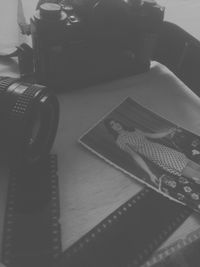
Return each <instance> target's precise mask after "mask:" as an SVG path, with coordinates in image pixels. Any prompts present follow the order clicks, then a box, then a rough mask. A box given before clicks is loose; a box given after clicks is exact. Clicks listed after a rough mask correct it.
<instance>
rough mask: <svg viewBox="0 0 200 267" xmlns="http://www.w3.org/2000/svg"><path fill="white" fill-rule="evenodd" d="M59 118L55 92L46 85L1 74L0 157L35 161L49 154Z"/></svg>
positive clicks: (20, 161) (25, 161) (13, 162)
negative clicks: (26, 81) (25, 81)
mask: <svg viewBox="0 0 200 267" xmlns="http://www.w3.org/2000/svg"><path fill="white" fill-rule="evenodd" d="M58 118H59V105H58V101H57V98H56V96H55V95H54V94H53V93H52V92H51V91H49V90H48V89H47V87H45V86H41V85H38V84H29V83H24V82H21V81H20V80H19V79H14V78H9V77H0V157H1V160H6V161H7V160H8V161H9V164H12V165H13V164H14V165H18V164H21V163H23V162H24V163H34V162H36V161H38V160H39V159H40V158H41V157H43V156H44V155H46V154H48V153H49V151H50V149H51V147H52V144H53V141H54V139H55V135H56V131H57V127H58Z"/></svg>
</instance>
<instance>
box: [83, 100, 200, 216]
mask: <svg viewBox="0 0 200 267" xmlns="http://www.w3.org/2000/svg"><path fill="white" fill-rule="evenodd" d="M79 141H80V143H81V144H82V145H84V146H85V147H86V148H87V149H89V150H90V151H91V152H93V153H95V154H97V155H98V156H99V157H100V158H101V159H100V160H102V159H104V160H105V161H106V162H108V164H109V163H110V164H112V165H113V167H117V168H118V169H120V170H121V171H124V172H125V173H127V174H129V175H130V177H132V178H133V179H136V180H137V181H140V182H141V183H143V184H146V185H147V186H149V187H151V188H152V189H154V190H156V191H158V192H160V193H162V194H164V195H166V196H168V197H170V198H173V199H174V200H176V201H179V202H182V203H184V204H186V205H188V206H190V207H192V208H193V209H195V210H196V211H198V212H200V137H199V136H197V135H195V134H194V133H191V132H189V131H187V130H185V129H183V128H181V127H179V126H178V125H175V124H173V123H171V122H170V121H168V120H166V119H164V118H162V117H160V116H159V115H158V114H155V113H153V112H152V111H150V110H148V109H146V108H145V107H143V106H141V105H140V104H138V103H137V102H135V101H134V100H133V99H131V98H126V99H125V100H124V101H123V102H122V103H121V104H119V106H117V107H116V108H114V109H113V110H112V111H111V112H110V113H109V114H107V115H106V116H105V117H103V118H102V119H101V120H100V121H99V122H97V123H96V124H95V125H94V126H92V127H91V128H90V129H89V130H88V131H87V132H86V133H85V134H84V135H83V136H81V138H80V139H79Z"/></svg>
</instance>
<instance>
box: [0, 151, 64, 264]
mask: <svg viewBox="0 0 200 267" xmlns="http://www.w3.org/2000/svg"><path fill="white" fill-rule="evenodd" d="M58 199H59V198H58V177H57V156H56V155H51V156H49V157H48V158H46V159H44V160H42V161H41V162H39V163H38V164H37V165H35V166H29V167H26V168H23V169H21V170H17V171H11V175H10V181H9V187H8V196H7V207H6V214H5V223H4V236H3V251H2V261H3V263H4V264H5V265H6V266H7V267H25V266H26V267H27V266H29V267H32V266H34V267H35V266H38V267H40V266H41V267H44V266H51V265H52V264H53V262H54V260H55V258H57V257H59V255H60V252H61V241H60V240H61V239H60V225H59V222H58V218H59V200H58Z"/></svg>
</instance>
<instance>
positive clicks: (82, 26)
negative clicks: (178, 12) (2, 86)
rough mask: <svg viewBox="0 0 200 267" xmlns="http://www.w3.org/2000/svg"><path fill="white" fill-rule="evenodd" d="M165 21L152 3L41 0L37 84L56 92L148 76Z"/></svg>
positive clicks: (35, 25)
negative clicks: (114, 80)
mask: <svg viewBox="0 0 200 267" xmlns="http://www.w3.org/2000/svg"><path fill="white" fill-rule="evenodd" d="M163 18H164V8H163V7H162V6H160V5H158V4H157V2H156V1H154V0H146V1H141V0H139V1H138V0H130V1H125V0H124V1H123V0H99V1H94V0H87V1H77V0H71V1H69V0H68V1H51V3H49V2H47V1H40V4H39V5H38V9H37V11H36V13H35V15H34V17H33V18H32V19H31V34H32V40H33V50H34V71H35V77H36V81H37V82H38V83H40V84H45V85H48V86H50V87H53V88H56V90H58V91H59V90H70V89H74V88H78V87H85V86H88V85H90V84H94V83H98V82H103V81H106V80H110V79H116V78H119V77H123V76H125V75H133V74H137V73H141V72H145V71H148V69H149V66H150V60H151V58H152V55H153V52H154V47H155V44H156V39H157V34H158V31H159V29H160V27H161V25H162V22H163Z"/></svg>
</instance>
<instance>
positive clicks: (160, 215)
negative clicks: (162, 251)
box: [56, 188, 192, 267]
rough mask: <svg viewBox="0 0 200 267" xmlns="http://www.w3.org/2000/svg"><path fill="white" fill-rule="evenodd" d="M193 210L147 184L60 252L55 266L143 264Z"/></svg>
mask: <svg viewBox="0 0 200 267" xmlns="http://www.w3.org/2000/svg"><path fill="white" fill-rule="evenodd" d="M191 213H192V211H191V209H189V208H187V207H185V206H183V205H181V204H178V203H176V202H174V201H171V200H169V199H167V198H166V197H163V196H161V195H160V194H158V193H157V192H155V191H153V190H151V189H149V188H145V189H143V190H141V191H140V192H139V193H138V194H137V195H135V196H134V197H133V198H131V199H130V200H129V201H127V202H126V203H125V204H123V205H122V206H121V207H119V208H118V209H117V210H116V211H114V212H113V213H112V214H111V215H109V216H108V217H107V218H106V219H105V220H103V221H102V222H101V223H100V224H98V225H97V226H96V227H95V228H94V229H92V230H91V231H90V232H89V233H87V234H86V235H85V236H83V237H82V238H81V239H80V240H78V241H77V242H76V243H75V244H74V245H72V246H71V247H70V248H69V249H68V250H66V251H65V252H64V253H63V254H61V257H60V258H59V259H58V262H57V265H56V266H59V267H66V266H67V267H102V266H104V267H138V266H141V265H142V264H144V262H145V261H146V260H147V259H148V258H149V257H150V256H151V255H152V253H153V252H154V251H155V250H156V249H157V248H158V247H159V246H160V245H161V244H162V243H163V241H165V240H166V239H167V238H168V237H169V236H170V234H172V233H173V231H174V230H175V229H176V228H177V227H178V226H180V225H181V224H182V223H183V221H184V220H185V219H186V218H187V217H188V216H189V215H190V214H191Z"/></svg>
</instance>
